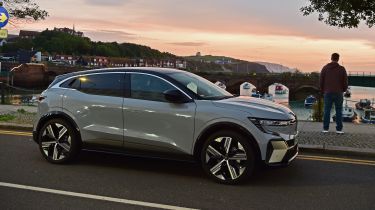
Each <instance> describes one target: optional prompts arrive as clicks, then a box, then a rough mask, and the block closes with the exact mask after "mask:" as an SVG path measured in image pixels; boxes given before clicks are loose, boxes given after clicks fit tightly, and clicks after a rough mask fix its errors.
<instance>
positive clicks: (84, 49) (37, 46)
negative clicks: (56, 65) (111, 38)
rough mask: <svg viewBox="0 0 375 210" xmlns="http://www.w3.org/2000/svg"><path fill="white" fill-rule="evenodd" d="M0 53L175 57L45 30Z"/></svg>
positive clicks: (142, 47) (137, 46)
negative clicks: (30, 52) (35, 52)
mask: <svg viewBox="0 0 375 210" xmlns="http://www.w3.org/2000/svg"><path fill="white" fill-rule="evenodd" d="M0 49H1V52H2V53H14V52H17V51H18V50H20V49H24V50H30V49H34V50H37V51H41V52H43V53H48V54H50V55H55V54H63V55H95V56H106V57H127V58H145V59H147V58H149V59H165V58H176V57H177V56H175V55H173V54H171V53H167V52H160V51H159V50H155V49H152V48H150V47H148V46H144V45H138V44H132V43H121V44H119V43H117V42H94V41H91V40H90V38H87V37H78V36H74V35H70V34H67V33H64V32H59V31H51V30H46V31H43V32H41V33H40V34H39V35H38V36H36V38H35V39H21V38H18V39H15V40H14V41H13V42H12V43H8V44H6V45H4V46H2V47H1V48H0Z"/></svg>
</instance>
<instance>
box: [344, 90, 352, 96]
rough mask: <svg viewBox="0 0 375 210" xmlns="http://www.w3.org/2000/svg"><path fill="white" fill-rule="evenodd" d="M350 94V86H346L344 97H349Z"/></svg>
mask: <svg viewBox="0 0 375 210" xmlns="http://www.w3.org/2000/svg"><path fill="white" fill-rule="evenodd" d="M351 96H352V91H351V89H350V87H348V89H347V90H346V91H345V93H344V97H345V98H350V97H351Z"/></svg>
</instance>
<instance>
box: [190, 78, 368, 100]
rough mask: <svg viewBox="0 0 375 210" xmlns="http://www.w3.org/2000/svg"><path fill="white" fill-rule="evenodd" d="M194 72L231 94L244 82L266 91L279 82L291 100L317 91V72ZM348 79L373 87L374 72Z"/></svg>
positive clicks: (355, 83) (237, 90)
mask: <svg viewBox="0 0 375 210" xmlns="http://www.w3.org/2000/svg"><path fill="white" fill-rule="evenodd" d="M196 74H198V75H200V76H202V77H204V78H206V79H208V80H210V81H211V82H216V81H222V82H224V83H225V85H226V86H227V90H228V91H229V92H231V93H233V94H239V93H240V85H241V84H242V83H244V82H250V83H252V84H253V85H255V86H256V87H257V89H258V90H259V91H260V92H268V87H269V86H270V85H272V84H273V83H281V84H283V85H285V86H287V87H288V88H289V94H290V98H291V99H292V100H299V99H304V98H305V97H306V96H307V95H311V94H317V93H318V92H319V76H320V74H319V73H308V74H305V73H296V74H292V73H284V74H254V73H250V74H234V73H227V72H225V73H224V72H223V73H209V72H196ZM348 80H349V86H362V87H375V73H371V72H368V73H366V72H349V74H348Z"/></svg>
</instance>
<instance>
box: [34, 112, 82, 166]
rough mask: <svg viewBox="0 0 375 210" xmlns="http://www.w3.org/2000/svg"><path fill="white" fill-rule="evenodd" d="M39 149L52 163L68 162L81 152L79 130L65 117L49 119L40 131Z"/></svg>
mask: <svg viewBox="0 0 375 210" xmlns="http://www.w3.org/2000/svg"><path fill="white" fill-rule="evenodd" d="M38 140H39V149H40V151H41V153H42V155H43V157H44V158H45V159H46V160H48V161H49V162H51V163H66V162H68V161H71V160H73V159H74V158H75V157H76V156H77V154H78V152H79V142H80V140H79V137H78V135H77V131H76V129H75V128H74V127H72V126H71V125H70V124H69V123H67V122H66V121H65V120H63V119H52V120H49V121H47V122H46V123H45V124H44V125H43V127H42V128H41V129H40V131H39V137H38Z"/></svg>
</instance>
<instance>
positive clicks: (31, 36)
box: [19, 30, 40, 39]
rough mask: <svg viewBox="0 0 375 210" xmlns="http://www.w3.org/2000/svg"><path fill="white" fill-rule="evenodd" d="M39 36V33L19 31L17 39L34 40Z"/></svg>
mask: <svg viewBox="0 0 375 210" xmlns="http://www.w3.org/2000/svg"><path fill="white" fill-rule="evenodd" d="M39 34H40V32H39V31H26V30H20V34H19V38H21V39H35V37H37V36H38V35H39Z"/></svg>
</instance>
